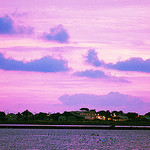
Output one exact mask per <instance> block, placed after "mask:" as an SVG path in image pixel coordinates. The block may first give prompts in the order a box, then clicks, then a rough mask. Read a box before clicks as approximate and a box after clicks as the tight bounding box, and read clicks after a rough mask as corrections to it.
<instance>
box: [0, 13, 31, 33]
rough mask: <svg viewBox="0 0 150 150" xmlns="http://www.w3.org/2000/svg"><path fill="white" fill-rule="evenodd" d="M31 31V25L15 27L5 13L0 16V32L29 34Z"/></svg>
mask: <svg viewBox="0 0 150 150" xmlns="http://www.w3.org/2000/svg"><path fill="white" fill-rule="evenodd" d="M32 32H33V28H32V27H24V26H16V27H15V26H14V22H13V20H12V19H11V18H10V17H9V16H7V15H6V16H4V17H0V34H3V35H4V34H31V33H32Z"/></svg>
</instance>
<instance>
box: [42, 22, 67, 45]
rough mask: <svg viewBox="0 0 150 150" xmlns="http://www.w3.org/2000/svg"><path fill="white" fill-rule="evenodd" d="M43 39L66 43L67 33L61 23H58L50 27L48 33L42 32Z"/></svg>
mask: <svg viewBox="0 0 150 150" xmlns="http://www.w3.org/2000/svg"><path fill="white" fill-rule="evenodd" d="M43 37H44V39H46V40H48V41H56V42H59V43H67V42H68V40H69V35H68V33H67V31H66V30H65V29H64V27H63V26H62V25H58V26H56V27H54V28H51V29H50V32H49V33H46V32H45V33H44V34H43Z"/></svg>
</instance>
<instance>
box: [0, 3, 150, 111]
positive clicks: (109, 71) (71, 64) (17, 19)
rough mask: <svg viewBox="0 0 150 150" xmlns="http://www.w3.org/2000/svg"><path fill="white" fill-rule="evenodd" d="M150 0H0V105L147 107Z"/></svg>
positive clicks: (41, 108)
mask: <svg viewBox="0 0 150 150" xmlns="http://www.w3.org/2000/svg"><path fill="white" fill-rule="evenodd" d="M148 14H150V1H149V0H142V1H141V0H132V1H131V0H92V1H91V0H82V1H81V0H44V1H43V0H38V1H37V0H21V1H20V0H13V1H10V0H1V1H0V111H5V112H6V113H8V112H14V113H16V112H18V111H20V112H22V111H24V110H25V109H29V110H30V111H32V112H33V113H34V112H40V111H43V112H58V111H59V112H63V111H64V110H68V111H69V110H79V109H80V108H81V107H88V108H90V109H93V108H96V110H107V109H108V110H110V111H112V110H118V111H119V110H123V111H124V112H128V111H130V112H135V111H136V112H138V113H140V114H145V113H146V112H148V111H149V110H150V84H149V83H150V16H149V15H148Z"/></svg>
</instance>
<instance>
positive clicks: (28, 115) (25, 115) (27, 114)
mask: <svg viewBox="0 0 150 150" xmlns="http://www.w3.org/2000/svg"><path fill="white" fill-rule="evenodd" d="M21 114H22V115H23V119H24V120H25V121H29V119H31V118H32V116H33V114H32V113H31V112H30V111H28V110H25V111H24V112H22V113H21Z"/></svg>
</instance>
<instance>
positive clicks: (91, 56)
mask: <svg viewBox="0 0 150 150" xmlns="http://www.w3.org/2000/svg"><path fill="white" fill-rule="evenodd" d="M85 58H86V60H85V61H86V62H87V63H88V64H91V65H93V66H95V67H99V66H101V65H102V62H101V61H100V60H99V59H98V57H97V53H96V52H95V50H94V49H90V50H88V53H87V56H85Z"/></svg>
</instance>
